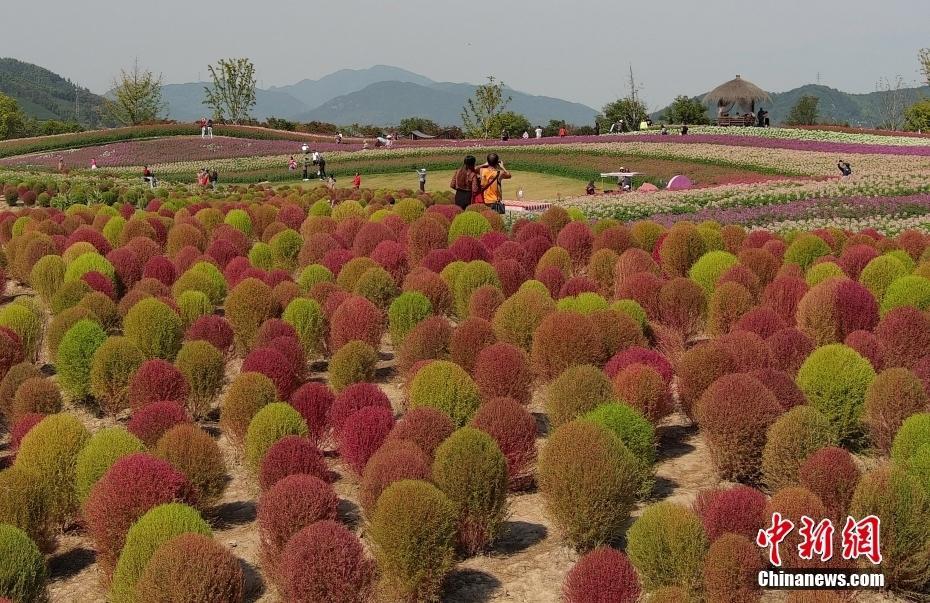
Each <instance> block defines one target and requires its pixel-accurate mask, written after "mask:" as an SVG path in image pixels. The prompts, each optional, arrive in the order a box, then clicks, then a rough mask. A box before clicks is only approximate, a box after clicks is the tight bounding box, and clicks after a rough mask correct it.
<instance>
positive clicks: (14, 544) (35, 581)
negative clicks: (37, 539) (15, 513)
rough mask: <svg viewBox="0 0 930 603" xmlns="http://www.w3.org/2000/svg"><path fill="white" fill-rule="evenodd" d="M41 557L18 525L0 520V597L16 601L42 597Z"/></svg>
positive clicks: (27, 601) (43, 590)
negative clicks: (0, 522) (3, 522)
mask: <svg viewBox="0 0 930 603" xmlns="http://www.w3.org/2000/svg"><path fill="white" fill-rule="evenodd" d="M45 575H46V571H45V559H44V558H43V557H42V553H40V552H39V548H38V547H37V546H36V544H35V543H34V542H32V541H31V540H29V536H27V535H26V533H25V532H23V531H22V530H20V529H19V528H15V527H13V526H10V525H3V524H0V597H5V598H7V599H8V600H11V601H16V603H21V602H22V603H34V602H35V603H40V602H41V601H44V600H45Z"/></svg>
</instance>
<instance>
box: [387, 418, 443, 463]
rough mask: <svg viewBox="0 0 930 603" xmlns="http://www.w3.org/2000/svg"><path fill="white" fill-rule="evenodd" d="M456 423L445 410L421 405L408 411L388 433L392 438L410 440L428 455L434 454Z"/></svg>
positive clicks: (389, 437)
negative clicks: (441, 410)
mask: <svg viewBox="0 0 930 603" xmlns="http://www.w3.org/2000/svg"><path fill="white" fill-rule="evenodd" d="M453 431H455V425H454V424H453V423H452V419H450V418H449V415H447V414H445V413H444V412H440V411H438V410H436V409H435V408H431V407H429V406H420V407H418V408H414V409H413V410H410V411H409V412H407V413H406V414H405V415H404V416H403V417H402V418H401V420H400V421H398V422H397V424H396V425H395V426H394V429H392V430H391V433H390V434H388V439H391V440H410V441H411V442H413V443H414V444H416V445H417V446H418V447H419V448H420V450H422V451H423V452H424V453H426V455H427V456H429V457H431V458H432V456H433V453H434V452H435V451H436V448H438V447H439V445H440V444H442V443H443V441H445V439H446V438H448V437H449V436H450V435H452V432H453Z"/></svg>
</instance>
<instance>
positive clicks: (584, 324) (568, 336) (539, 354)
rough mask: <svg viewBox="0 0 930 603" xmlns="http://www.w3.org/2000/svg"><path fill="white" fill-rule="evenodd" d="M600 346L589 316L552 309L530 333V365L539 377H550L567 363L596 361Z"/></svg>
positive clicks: (600, 342) (598, 337) (571, 364)
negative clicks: (531, 345)
mask: <svg viewBox="0 0 930 603" xmlns="http://www.w3.org/2000/svg"><path fill="white" fill-rule="evenodd" d="M602 350H603V348H602V340H601V337H600V335H599V332H598V330H597V329H596V328H595V324H594V323H593V322H592V321H591V319H590V318H588V317H586V316H583V315H581V314H577V313H575V312H559V311H556V312H553V313H551V314H549V315H547V316H546V317H545V318H543V320H542V322H541V323H540V324H539V326H538V327H537V328H536V331H535V332H534V333H533V347H532V360H533V368H534V371H535V372H536V374H537V375H539V376H540V377H541V378H543V379H552V378H554V377H555V376H557V375H559V374H560V373H562V372H563V371H565V369H567V368H569V367H572V366H578V365H583V364H593V363H595V362H597V360H598V357H599V356H600V353H601V352H602Z"/></svg>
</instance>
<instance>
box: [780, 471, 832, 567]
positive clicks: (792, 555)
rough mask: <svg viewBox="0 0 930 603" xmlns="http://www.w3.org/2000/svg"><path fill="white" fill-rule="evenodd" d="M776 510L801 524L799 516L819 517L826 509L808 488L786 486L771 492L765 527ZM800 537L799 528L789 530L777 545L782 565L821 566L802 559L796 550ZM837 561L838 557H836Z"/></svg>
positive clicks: (819, 562) (818, 561) (823, 514)
mask: <svg viewBox="0 0 930 603" xmlns="http://www.w3.org/2000/svg"><path fill="white" fill-rule="evenodd" d="M775 512H778V513H780V514H781V515H782V517H783V518H784V519H787V520H789V521H791V522H793V523H794V525H796V526H800V525H801V517H802V516H803V515H807V516H808V517H811V518H816V519H817V520H818V521H819V519H820V518H822V517H825V516H826V512H827V511H826V509H825V508H824V506H823V503H822V502H821V500H820V499H819V498H817V495H816V494H814V493H813V492H811V491H810V490H808V489H806V488H803V487H801V486H788V487H785V488H782V489H780V490H778V491H776V492H775V493H774V494H772V497H771V498H770V499H769V502H768V504H767V505H766V507H765V514H764V517H765V518H766V519H765V521H764V524H765V526H766V527H768V525H770V523H771V517H772V514H773V513H775ZM801 540H802V537H801V535H800V531H799V530H797V529H796V530H794V531H793V532H791V533H790V534H789V535H788V536H787V538H786V539H785V540H784V541H783V542H782V544H781V546H780V547H779V552H780V556H781V563H782V567H785V568H814V567H819V566H822V562H821V561H820V560H819V559H817V560H815V561H811V560H803V559H801V558H800V555H799V552H798V545H799V544H800V543H801ZM836 561H837V562H838V561H839V559H836Z"/></svg>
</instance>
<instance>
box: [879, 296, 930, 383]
mask: <svg viewBox="0 0 930 603" xmlns="http://www.w3.org/2000/svg"><path fill="white" fill-rule="evenodd" d="M875 336H876V337H877V338H878V341H879V343H880V344H881V345H882V349H883V351H884V354H883V358H884V367H885V368H891V367H895V366H903V367H906V368H912V367H914V365H916V364H917V361H918V360H919V359H920V358H921V357H923V356H924V355H925V354H926V350H927V347H928V346H930V315H928V314H927V313H926V312H921V311H920V310H918V309H917V308H911V307H903V308H897V309H895V310H892V311H890V312H888V313H887V314H886V315H884V316H883V317H882V319H881V320H880V321H879V323H878V324H877V325H876V326H875Z"/></svg>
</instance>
